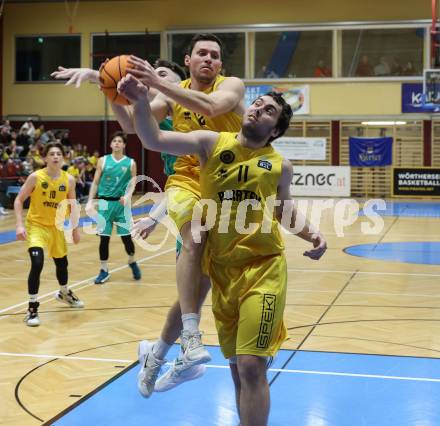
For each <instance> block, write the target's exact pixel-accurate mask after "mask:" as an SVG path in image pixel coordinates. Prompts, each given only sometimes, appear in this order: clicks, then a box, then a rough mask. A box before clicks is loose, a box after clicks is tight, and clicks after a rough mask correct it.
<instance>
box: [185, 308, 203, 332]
mask: <svg viewBox="0 0 440 426" xmlns="http://www.w3.org/2000/svg"><path fill="white" fill-rule="evenodd" d="M199 321H200V315H199V314H193V313H191V314H183V315H182V324H183V330H184V331H188V332H189V333H191V334H193V333H198V332H199Z"/></svg>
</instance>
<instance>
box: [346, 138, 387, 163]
mask: <svg viewBox="0 0 440 426" xmlns="http://www.w3.org/2000/svg"><path fill="white" fill-rule="evenodd" d="M348 143H349V146H350V166H354V167H381V166H390V165H391V163H392V161H393V159H392V147H393V138H392V137H385V138H355V137H350V138H349V140H348Z"/></svg>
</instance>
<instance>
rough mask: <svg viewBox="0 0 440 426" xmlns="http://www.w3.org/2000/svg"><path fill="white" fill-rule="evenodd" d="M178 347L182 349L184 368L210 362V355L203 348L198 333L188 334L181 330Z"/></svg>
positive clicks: (200, 335) (200, 336)
mask: <svg viewBox="0 0 440 426" xmlns="http://www.w3.org/2000/svg"><path fill="white" fill-rule="evenodd" d="M180 345H181V348H182V361H183V363H184V364H185V365H186V368H188V367H191V366H193V365H199V364H206V363H207V362H209V361H211V355H210V354H209V352H208V351H207V350H206V349H205V347H204V346H203V343H202V334H201V333H200V332H197V333H190V332H188V331H187V330H183V331H182V334H181V335H180Z"/></svg>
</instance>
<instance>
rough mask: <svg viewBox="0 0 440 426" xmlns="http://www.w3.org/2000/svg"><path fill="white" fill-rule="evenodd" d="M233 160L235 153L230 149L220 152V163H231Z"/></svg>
mask: <svg viewBox="0 0 440 426" xmlns="http://www.w3.org/2000/svg"><path fill="white" fill-rule="evenodd" d="M234 160H235V154H234V153H233V152H232V151H230V150H226V151H222V152H221V153H220V161H221V162H222V163H225V164H231V163H232V162H233V161H234Z"/></svg>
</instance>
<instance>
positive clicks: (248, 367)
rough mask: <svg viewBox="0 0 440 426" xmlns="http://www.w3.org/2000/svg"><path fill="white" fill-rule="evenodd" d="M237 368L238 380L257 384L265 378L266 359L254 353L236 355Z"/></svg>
mask: <svg viewBox="0 0 440 426" xmlns="http://www.w3.org/2000/svg"><path fill="white" fill-rule="evenodd" d="M237 368H238V374H239V376H240V380H241V381H242V382H245V383H249V384H253V385H257V384H259V383H261V382H264V381H265V380H266V359H265V358H264V357H258V356H255V355H238V356H237Z"/></svg>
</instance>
